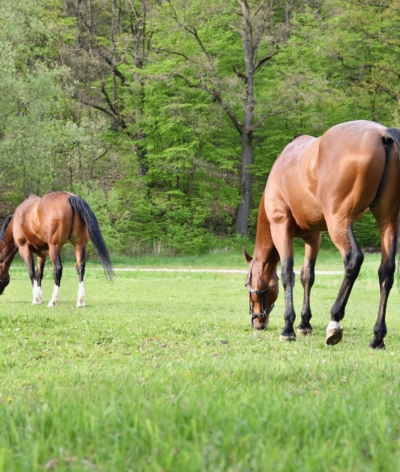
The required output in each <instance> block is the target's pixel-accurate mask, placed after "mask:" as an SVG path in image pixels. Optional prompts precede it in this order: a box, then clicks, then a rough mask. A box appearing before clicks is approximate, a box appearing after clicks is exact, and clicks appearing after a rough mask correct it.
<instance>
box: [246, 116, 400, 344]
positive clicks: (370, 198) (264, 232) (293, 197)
mask: <svg viewBox="0 0 400 472" xmlns="http://www.w3.org/2000/svg"><path fill="white" fill-rule="evenodd" d="M399 153H400V129H396V128H386V127H385V126H382V125H380V124H378V123H374V122H370V121H351V122H348V123H342V124H339V125H337V126H334V127H333V128H330V129H329V130H328V131H326V132H325V133H324V134H323V135H322V136H321V137H319V138H314V137H312V136H300V137H297V138H295V139H294V140H293V141H292V142H291V143H290V144H289V145H288V146H286V148H285V149H284V150H283V152H282V154H281V155H280V156H279V157H278V159H277V160H276V161H275V163H274V165H273V167H272V169H271V173H270V175H269V178H268V182H267V185H266V188H265V191H264V195H263V197H262V199H261V203H260V207H259V213H258V227H257V236H256V245H255V249H254V259H252V258H251V257H250V256H249V255H248V254H247V252H246V251H245V250H244V249H243V252H244V255H245V258H246V261H247V263H248V264H250V268H249V273H248V276H247V279H246V286H247V287H248V290H249V297H250V314H251V321H252V324H253V325H254V327H255V328H257V329H264V328H266V326H267V324H268V319H269V314H270V312H271V310H272V308H273V304H274V302H275V300H276V299H277V297H278V290H279V289H278V276H277V272H276V266H277V263H278V260H279V259H280V261H281V266H282V273H281V277H282V284H283V288H284V291H285V314H284V318H285V327H284V329H283V331H282V333H281V340H282V341H292V340H295V339H296V334H295V332H294V329H293V324H294V321H295V318H296V314H295V311H294V307H293V287H294V283H295V276H294V271H293V238H294V237H300V238H302V239H303V240H304V242H305V258H304V265H303V268H302V271H301V283H302V285H303V287H304V303H303V309H302V311H301V322H300V324H299V326H298V328H297V334H302V335H304V334H310V333H311V332H312V327H311V324H310V319H311V309H310V290H311V287H312V285H313V283H314V266H315V261H316V258H317V254H318V250H319V246H320V240H321V233H320V232H321V231H323V230H328V231H329V234H330V236H331V238H332V241H333V242H334V244H335V245H336V247H337V248H338V249H339V251H340V253H341V255H342V259H343V263H344V280H343V282H342V285H341V287H340V290H339V293H338V296H337V298H336V301H335V303H334V304H333V306H332V309H331V321H330V323H329V324H328V327H327V335H326V343H327V344H336V343H338V342H339V341H340V340H341V339H342V334H343V327H342V325H341V323H340V322H341V320H342V319H343V317H344V314H345V307H346V304H347V300H348V298H349V295H350V292H351V289H352V287H353V284H354V281H355V280H356V278H357V276H358V274H359V271H360V268H361V264H362V262H363V259H364V255H363V253H362V251H361V249H360V247H359V245H358V244H357V241H356V238H355V236H354V231H353V225H354V222H355V221H356V220H358V219H359V218H360V217H361V216H362V215H363V214H364V213H365V212H366V211H367V210H368V209H370V210H371V212H372V214H373V215H374V217H375V219H376V221H377V223H378V227H379V231H380V237H381V253H382V258H381V264H380V267H379V271H378V275H379V285H380V303H379V309H378V318H377V321H376V323H375V326H374V331H373V332H374V338H373V340H372V342H371V344H370V347H371V348H384V347H385V345H384V337H385V335H386V332H387V330H386V323H385V313H386V304H387V299H388V296H389V292H390V289H391V288H392V285H393V280H394V271H395V257H396V250H397V228H398V223H399V210H400V198H399V197H400V154H399Z"/></svg>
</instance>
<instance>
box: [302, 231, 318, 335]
mask: <svg viewBox="0 0 400 472" xmlns="http://www.w3.org/2000/svg"><path fill="white" fill-rule="evenodd" d="M304 242H305V243H306V249H305V255H304V263H303V268H302V270H301V276H300V278H301V283H302V285H303V288H304V299H303V309H302V310H301V323H300V324H299V326H298V327H297V334H299V335H303V336H305V335H307V334H311V333H312V326H311V324H310V320H311V318H312V313H311V306H310V292H311V288H312V286H313V285H314V280H315V271H314V269H315V262H316V259H317V256H318V251H319V246H320V242H321V233H320V232H316V233H313V234H312V235H311V236H310V237H308V238H307V239H304Z"/></svg>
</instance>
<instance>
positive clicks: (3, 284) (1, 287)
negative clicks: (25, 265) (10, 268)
mask: <svg viewBox="0 0 400 472" xmlns="http://www.w3.org/2000/svg"><path fill="white" fill-rule="evenodd" d="M9 283H10V277H8V279H3V280H2V279H0V295H2V294H3V292H4V289H5V288H6V287H7V285H8V284H9Z"/></svg>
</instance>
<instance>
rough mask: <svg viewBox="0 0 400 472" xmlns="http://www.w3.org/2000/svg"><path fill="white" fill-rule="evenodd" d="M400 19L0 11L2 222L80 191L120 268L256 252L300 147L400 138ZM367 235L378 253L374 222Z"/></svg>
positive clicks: (312, 8)
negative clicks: (366, 128) (329, 134)
mask: <svg viewBox="0 0 400 472" xmlns="http://www.w3.org/2000/svg"><path fill="white" fill-rule="evenodd" d="M399 18H400V2H399V1H398V0H382V1H379V2H377V1H376V0H348V1H344V0H310V1H307V2H304V1H300V0H279V1H277V0H265V1H263V0H257V1H253V0H46V1H44V0H24V1H23V2H21V1H17V0H0V195H1V197H0V222H1V221H2V219H4V218H5V217H6V216H7V215H8V214H10V213H12V212H13V210H14V208H15V207H16V206H17V205H18V204H19V203H20V202H21V201H22V200H23V199H24V198H25V197H26V196H28V195H29V194H31V193H34V194H36V195H39V196H41V195H44V194H46V193H48V192H50V191H53V190H69V191H72V192H74V193H77V194H78V195H80V196H81V197H83V198H84V199H85V200H87V201H88V203H89V204H90V206H91V207H92V209H93V210H94V212H95V213H96V215H97V217H98V219H99V222H100V225H101V228H102V231H103V233H104V236H105V239H106V241H107V243H108V246H109V248H110V249H111V251H112V252H114V253H118V254H126V255H139V254H166V255H176V254H200V253H203V252H208V251H210V250H213V249H218V248H225V247H229V246H235V245H238V243H239V244H241V241H242V238H249V239H253V238H254V235H255V230H256V219H257V212H258V204H259V201H260V197H261V194H262V192H263V189H264V187H265V183H266V181H267V178H268V173H269V171H270V169H271V166H272V164H273V162H274V160H275V159H276V157H277V156H278V155H279V153H280V152H281V151H282V149H283V148H284V146H285V145H286V144H287V143H288V142H290V141H291V140H292V139H293V137H294V136H295V135H298V134H310V135H315V136H318V135H320V134H321V133H323V132H324V131H325V130H326V129H327V128H328V127H330V126H333V125H335V124H337V123H340V122H343V121H349V120H354V119H367V120H375V121H378V122H381V123H383V124H385V125H387V126H395V127H400V118H399V93H400V61H399V56H400V47H399V46H400V27H399ZM356 232H357V236H358V239H359V241H360V243H361V245H362V246H364V247H365V246H379V235H378V232H377V229H376V227H375V224H374V222H373V219H372V217H371V215H369V214H367V215H366V216H364V218H363V219H362V220H361V221H360V222H359V223H357V226H356ZM324 239H325V240H326V241H327V244H328V239H329V238H327V237H325V238H324Z"/></svg>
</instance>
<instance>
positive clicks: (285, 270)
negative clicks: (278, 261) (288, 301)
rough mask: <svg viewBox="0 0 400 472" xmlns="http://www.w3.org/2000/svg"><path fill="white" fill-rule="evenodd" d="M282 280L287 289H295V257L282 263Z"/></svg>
mask: <svg viewBox="0 0 400 472" xmlns="http://www.w3.org/2000/svg"><path fill="white" fill-rule="evenodd" d="M281 279H282V285H283V287H284V288H285V289H286V287H294V283H295V276H294V271H293V257H288V258H287V259H285V260H284V261H283V262H282V270H281Z"/></svg>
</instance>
